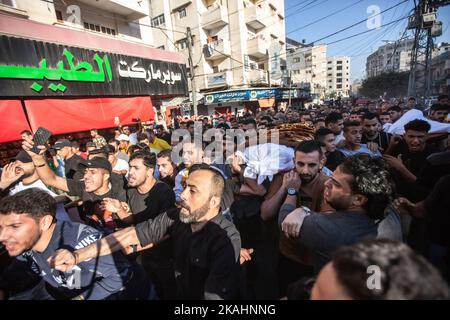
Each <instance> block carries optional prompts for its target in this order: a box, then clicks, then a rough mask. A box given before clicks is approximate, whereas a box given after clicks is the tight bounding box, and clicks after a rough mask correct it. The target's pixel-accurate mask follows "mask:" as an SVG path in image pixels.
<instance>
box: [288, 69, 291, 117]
mask: <svg viewBox="0 0 450 320" xmlns="http://www.w3.org/2000/svg"><path fill="white" fill-rule="evenodd" d="M291 88H292V70H289V105H288V110H290V109H291V102H292V96H291Z"/></svg>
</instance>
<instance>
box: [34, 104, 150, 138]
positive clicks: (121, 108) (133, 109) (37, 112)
mask: <svg viewBox="0 0 450 320" xmlns="http://www.w3.org/2000/svg"><path fill="white" fill-rule="evenodd" d="M25 106H26V109H27V114H28V118H29V120H30V125H31V127H32V128H33V130H34V131H35V130H36V129H37V128H39V127H44V128H47V129H48V130H50V131H51V132H52V133H53V134H54V135H56V134H63V133H70V132H79V131H87V130H90V129H92V128H96V129H102V128H111V127H115V126H116V124H115V123H114V119H115V117H119V121H120V124H122V125H123V124H132V123H133V121H132V119H133V118H139V119H141V120H142V121H149V120H153V118H154V111H153V105H152V101H151V99H150V97H128V98H91V99H44V100H25Z"/></svg>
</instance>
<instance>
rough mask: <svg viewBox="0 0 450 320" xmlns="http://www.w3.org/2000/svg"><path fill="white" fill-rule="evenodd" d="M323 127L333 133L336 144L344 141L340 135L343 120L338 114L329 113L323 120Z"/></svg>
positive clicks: (341, 134)
mask: <svg viewBox="0 0 450 320" xmlns="http://www.w3.org/2000/svg"><path fill="white" fill-rule="evenodd" d="M325 127H327V128H328V129H330V130H331V131H333V133H334V135H335V136H336V144H339V142H341V141H342V140H344V135H343V133H342V128H343V127H344V119H343V118H342V115H341V114H340V113H339V112H331V113H330V114H329V115H328V116H327V117H326V118H325Z"/></svg>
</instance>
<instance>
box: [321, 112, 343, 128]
mask: <svg viewBox="0 0 450 320" xmlns="http://www.w3.org/2000/svg"><path fill="white" fill-rule="evenodd" d="M343 119H344V118H343V117H342V114H340V113H339V112H331V113H330V114H329V115H327V117H326V118H325V125H326V126H328V124H330V123H336V122H338V121H339V120H343Z"/></svg>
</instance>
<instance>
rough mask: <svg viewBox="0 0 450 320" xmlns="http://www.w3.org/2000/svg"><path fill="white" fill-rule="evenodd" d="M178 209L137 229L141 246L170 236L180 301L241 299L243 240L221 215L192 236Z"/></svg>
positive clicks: (188, 225) (189, 227)
mask: <svg viewBox="0 0 450 320" xmlns="http://www.w3.org/2000/svg"><path fill="white" fill-rule="evenodd" d="M179 212H180V211H179V209H174V210H170V211H168V212H166V213H163V214H161V215H159V216H158V217H156V218H155V219H154V220H148V221H145V222H142V223H140V224H138V225H137V226H136V233H137V237H138V239H139V242H140V244H141V245H142V246H146V245H148V244H150V243H156V242H158V241H159V240H160V239H161V238H162V237H163V236H164V235H166V234H167V233H168V234H170V236H171V237H172V240H173V258H174V266H175V278H176V282H177V297H178V298H179V299H193V300H199V299H206V300H212V299H238V298H239V289H240V277H241V269H240V264H239V255H240V249H241V238H240V235H239V232H238V231H237V230H236V227H235V226H234V225H233V224H232V223H231V222H230V221H228V220H227V219H226V218H225V217H224V216H223V215H222V214H221V213H219V214H218V215H217V216H215V217H214V218H213V219H211V220H210V221H208V222H207V223H206V224H205V226H204V227H203V228H202V229H201V230H199V231H197V232H192V229H191V225H190V224H186V223H183V222H181V221H180V220H179Z"/></svg>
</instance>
